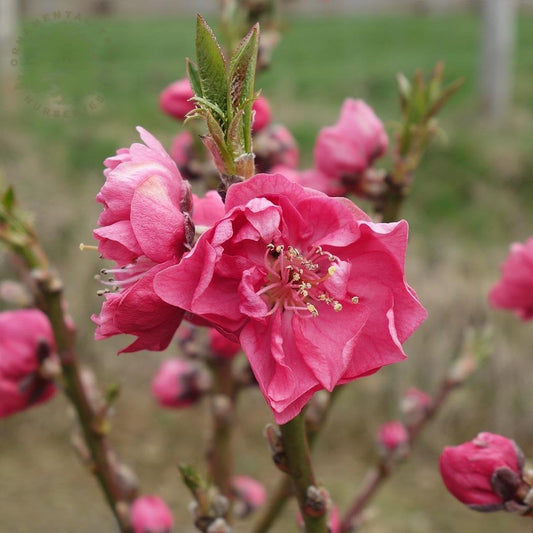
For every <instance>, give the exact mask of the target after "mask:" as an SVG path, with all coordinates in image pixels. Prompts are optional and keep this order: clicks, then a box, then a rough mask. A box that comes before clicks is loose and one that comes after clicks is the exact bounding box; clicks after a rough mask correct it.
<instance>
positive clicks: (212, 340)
mask: <svg viewBox="0 0 533 533" xmlns="http://www.w3.org/2000/svg"><path fill="white" fill-rule="evenodd" d="M209 346H210V348H211V352H212V353H213V355H215V356H217V357H222V358H223V359H232V358H233V357H235V356H236V355H237V354H238V353H239V352H240V351H241V345H240V344H239V343H238V342H233V341H230V340H229V339H228V338H227V337H225V336H224V335H222V333H220V332H219V331H217V330H216V329H214V328H211V329H210V330H209Z"/></svg>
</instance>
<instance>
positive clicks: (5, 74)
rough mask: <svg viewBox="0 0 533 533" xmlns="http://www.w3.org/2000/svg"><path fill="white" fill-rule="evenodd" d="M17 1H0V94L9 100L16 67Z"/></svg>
mask: <svg viewBox="0 0 533 533" xmlns="http://www.w3.org/2000/svg"><path fill="white" fill-rule="evenodd" d="M17 19H18V11H17V0H1V1H0V93H1V94H2V97H3V100H4V101H6V100H8V99H10V94H11V93H12V91H13V87H14V85H15V79H16V76H17V71H18V68H17V67H18V65H13V64H12V61H13V47H14V46H15V39H16V33H17Z"/></svg>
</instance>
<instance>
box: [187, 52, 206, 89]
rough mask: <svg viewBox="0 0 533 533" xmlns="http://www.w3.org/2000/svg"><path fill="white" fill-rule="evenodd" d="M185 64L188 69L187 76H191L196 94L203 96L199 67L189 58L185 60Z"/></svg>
mask: <svg viewBox="0 0 533 533" xmlns="http://www.w3.org/2000/svg"><path fill="white" fill-rule="evenodd" d="M185 65H186V69H187V77H188V78H189V83H190V84H191V87H192V90H193V92H194V94H195V96H200V97H202V96H203V95H204V93H203V90H202V84H201V82H200V74H198V67H197V66H196V64H195V63H193V62H192V61H191V60H190V59H189V58H187V59H186V60H185Z"/></svg>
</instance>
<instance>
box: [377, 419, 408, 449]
mask: <svg viewBox="0 0 533 533" xmlns="http://www.w3.org/2000/svg"><path fill="white" fill-rule="evenodd" d="M408 442H409V435H408V433H407V430H406V429H405V426H404V425H403V424H402V423H401V422H399V421H398V420H391V421H390V422H385V423H384V424H382V425H381V426H380V428H379V431H378V444H379V445H380V446H382V447H383V448H384V449H385V450H387V451H390V452H392V451H394V450H397V449H398V448H400V447H402V446H405V445H406V444H408Z"/></svg>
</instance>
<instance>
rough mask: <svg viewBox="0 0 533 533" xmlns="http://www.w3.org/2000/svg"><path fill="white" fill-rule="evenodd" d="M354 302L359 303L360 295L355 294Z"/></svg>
mask: <svg viewBox="0 0 533 533" xmlns="http://www.w3.org/2000/svg"><path fill="white" fill-rule="evenodd" d="M352 303H353V304H358V303H359V296H354V297H353V298H352Z"/></svg>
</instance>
